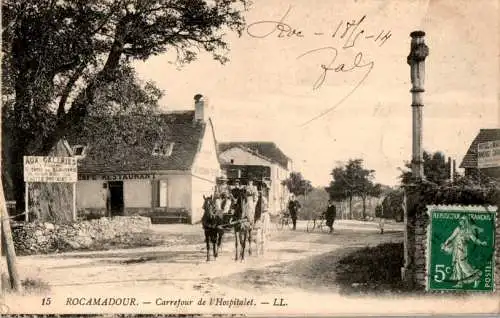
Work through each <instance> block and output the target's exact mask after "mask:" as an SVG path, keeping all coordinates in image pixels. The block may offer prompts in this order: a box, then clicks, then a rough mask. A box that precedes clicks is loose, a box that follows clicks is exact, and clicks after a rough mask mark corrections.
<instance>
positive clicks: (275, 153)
mask: <svg viewBox="0 0 500 318" xmlns="http://www.w3.org/2000/svg"><path fill="white" fill-rule="evenodd" d="M218 147H219V159H220V162H221V167H222V169H223V171H224V172H225V173H226V175H228V177H233V178H234V177H239V178H242V179H248V178H264V179H269V181H270V186H271V188H270V193H269V209H270V211H271V212H272V213H276V212H279V211H282V210H283V209H285V207H286V203H287V200H288V196H289V192H288V189H287V188H286V186H285V185H283V184H282V182H283V181H284V180H285V179H287V178H288V177H289V175H290V171H291V170H292V160H291V159H290V158H289V157H288V156H286V155H285V154H284V153H283V152H282V151H281V150H280V149H279V148H278V147H277V146H276V144H275V143H273V142H258V141H255V142H227V143H219V146H218ZM259 168H260V169H259ZM262 168H263V169H262Z"/></svg>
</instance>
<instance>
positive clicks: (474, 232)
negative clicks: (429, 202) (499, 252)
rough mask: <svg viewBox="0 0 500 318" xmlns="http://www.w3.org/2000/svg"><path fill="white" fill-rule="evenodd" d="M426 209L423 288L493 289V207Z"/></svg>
mask: <svg viewBox="0 0 500 318" xmlns="http://www.w3.org/2000/svg"><path fill="white" fill-rule="evenodd" d="M427 211H428V213H429V217H430V219H429V228H428V231H427V290H436V291H437V290H447V291H453V290H456V291H480V292H481V291H482V292H490V291H494V289H495V279H494V275H495V224H496V223H495V222H496V207H480V206H472V207H467V206H429V207H428V209H427Z"/></svg>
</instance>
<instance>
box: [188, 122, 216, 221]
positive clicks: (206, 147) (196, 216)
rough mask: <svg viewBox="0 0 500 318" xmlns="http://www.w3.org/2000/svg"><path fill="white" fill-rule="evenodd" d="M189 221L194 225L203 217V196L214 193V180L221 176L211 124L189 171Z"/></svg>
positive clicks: (206, 129) (208, 124) (207, 127)
mask: <svg viewBox="0 0 500 318" xmlns="http://www.w3.org/2000/svg"><path fill="white" fill-rule="evenodd" d="M191 173H192V177H191V185H192V187H191V193H192V197H191V207H192V209H191V211H192V215H191V221H192V222H193V223H196V222H197V221H199V220H200V219H201V216H202V215H203V210H202V208H201V207H202V206H203V195H211V194H213V193H214V189H215V184H216V179H217V177H219V176H220V175H221V168H220V163H219V160H218V158H217V145H216V143H215V136H214V134H213V131H212V124H211V122H210V121H209V122H207V126H206V128H205V133H204V135H203V139H202V140H201V145H200V150H199V152H198V154H197V155H196V158H195V160H194V164H193V168H192V170H191Z"/></svg>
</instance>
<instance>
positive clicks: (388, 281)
mask: <svg viewBox="0 0 500 318" xmlns="http://www.w3.org/2000/svg"><path fill="white" fill-rule="evenodd" d="M403 249H404V248H403V243H386V244H381V245H378V246H375V247H366V248H363V249H360V250H358V251H356V252H353V253H351V254H349V255H347V256H346V257H344V258H342V259H341V260H340V261H339V263H338V266H337V267H336V268H335V275H336V280H337V282H338V283H339V285H340V288H341V291H342V292H344V293H352V292H355V293H367V292H376V293H379V292H397V293H399V292H403V291H408V290H407V288H406V287H405V285H404V283H403V281H402V280H401V276H400V275H399V273H400V271H401V267H402V266H403V262H404V257H403V255H404V254H403Z"/></svg>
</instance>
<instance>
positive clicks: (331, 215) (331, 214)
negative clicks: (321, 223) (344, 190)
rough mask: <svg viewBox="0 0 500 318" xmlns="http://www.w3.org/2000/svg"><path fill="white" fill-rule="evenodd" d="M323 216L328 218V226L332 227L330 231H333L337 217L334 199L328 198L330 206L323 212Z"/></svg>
mask: <svg viewBox="0 0 500 318" xmlns="http://www.w3.org/2000/svg"><path fill="white" fill-rule="evenodd" d="M323 217H324V218H325V220H326V226H328V227H329V228H330V233H332V232H333V223H334V222H335V218H336V217H337V208H336V207H335V204H334V202H333V200H332V199H330V200H328V208H327V209H326V211H325V212H324V213H323Z"/></svg>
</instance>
